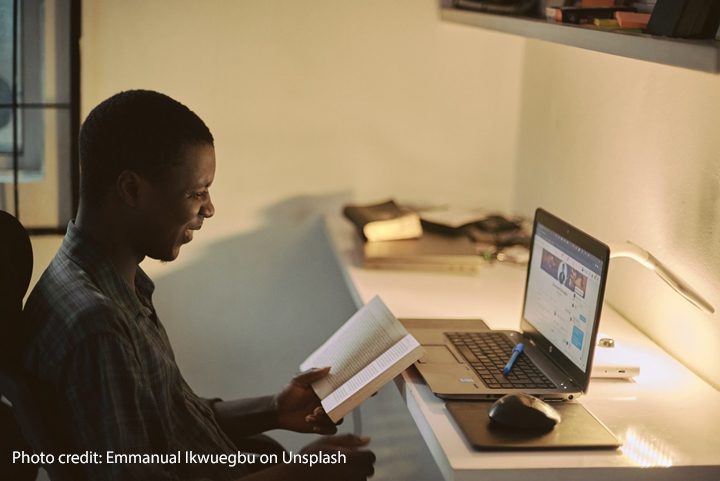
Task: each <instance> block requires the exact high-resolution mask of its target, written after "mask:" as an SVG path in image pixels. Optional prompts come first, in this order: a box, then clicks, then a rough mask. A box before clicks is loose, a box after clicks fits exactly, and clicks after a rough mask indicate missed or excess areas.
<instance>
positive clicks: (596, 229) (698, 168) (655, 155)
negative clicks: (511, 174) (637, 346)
mask: <svg viewBox="0 0 720 481" xmlns="http://www.w3.org/2000/svg"><path fill="white" fill-rule="evenodd" d="M523 71H524V73H523V87H522V108H521V115H520V129H519V133H518V151H517V167H516V168H517V176H516V184H515V192H516V208H517V209H518V211H520V212H525V213H530V212H532V210H534V208H535V207H537V206H544V207H545V208H547V209H549V210H550V211H551V212H555V213H556V214H558V215H560V216H561V217H564V218H566V219H568V220H569V221H571V222H573V223H575V224H577V225H579V226H581V227H582V228H584V229H585V230H587V231H588V232H590V233H592V234H594V235H596V236H598V237H599V238H601V239H603V240H605V241H623V240H632V241H635V242H636V243H638V244H640V245H641V246H643V247H645V248H646V249H648V250H649V251H650V252H652V253H653V254H655V256H656V257H658V258H659V259H661V260H663V261H665V262H666V263H667V264H668V265H669V267H670V268H671V269H672V270H674V271H675V272H676V273H678V274H679V275H681V276H682V277H683V278H685V279H686V280H687V281H688V282H689V283H690V284H691V285H692V286H694V287H696V288H697V289H698V290H699V291H700V293H701V294H703V295H704V296H705V297H706V298H707V299H708V300H709V301H710V302H711V303H713V304H714V305H715V306H716V307H717V306H720V295H718V290H719V289H720V196H719V193H720V189H719V186H720V184H719V181H720V179H719V177H720V136H718V134H717V132H718V125H720V75H712V74H706V73H700V72H693V71H689V70H684V69H679V68H675V67H668V66H663V65H657V64H651V63H647V62H641V61H636V60H630V59H625V58H619V57H614V56H611V55H606V54H601V53H596V52H589V51H585V50H580V49H576V48H570V47H564V46H559V45H552V44H548V43H545V42H540V41H528V42H527V46H526V53H525V61H524V68H523ZM607 298H608V300H609V301H610V303H611V304H613V305H614V306H615V307H616V308H618V309H619V310H620V311H621V312H623V313H624V314H625V315H626V316H627V317H629V318H630V319H631V320H633V321H634V322H635V323H636V324H637V325H638V326H639V327H640V328H641V329H643V330H644V331H645V332H646V333H647V334H649V335H650V336H651V337H653V338H654V339H656V341H658V342H659V343H660V344H661V345H663V346H664V347H665V348H666V349H667V350H668V351H670V352H672V353H674V354H675V355H676V357H678V358H680V359H681V360H682V361H683V362H685V363H686V365H688V366H689V367H691V368H693V369H694V370H695V371H696V372H697V373H699V374H700V375H702V376H703V377H704V378H705V379H707V380H708V381H710V382H711V383H713V384H714V385H715V386H716V387H718V386H720V362H718V361H720V354H718V352H719V351H718V345H720V323H719V322H718V320H719V319H720V316H719V315H718V314H715V315H709V314H708V315H706V314H703V313H701V312H700V311H699V310H697V309H695V308H694V307H692V306H691V305H690V304H688V303H687V302H685V301H684V300H682V299H681V298H680V297H679V296H677V295H675V292H674V291H672V290H671V289H670V288H668V287H667V286H666V285H665V284H663V283H662V281H660V280H659V279H658V278H657V277H656V276H655V275H653V274H652V273H650V272H649V271H646V270H644V269H643V268H641V267H638V266H636V265H633V264H632V263H631V262H630V261H627V260H617V261H613V262H612V263H611V277H610V281H609V283H608V286H607Z"/></svg>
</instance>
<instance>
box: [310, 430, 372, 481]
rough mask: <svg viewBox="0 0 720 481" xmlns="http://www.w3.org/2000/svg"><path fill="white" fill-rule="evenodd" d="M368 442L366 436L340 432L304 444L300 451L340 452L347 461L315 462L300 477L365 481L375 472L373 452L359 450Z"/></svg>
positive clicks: (316, 480) (333, 480) (314, 479)
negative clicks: (332, 462) (335, 462)
mask: <svg viewBox="0 0 720 481" xmlns="http://www.w3.org/2000/svg"><path fill="white" fill-rule="evenodd" d="M369 442H370V438H368V437H364V436H362V437H358V436H355V435H353V434H342V435H340V436H328V437H324V438H320V439H318V440H317V441H315V442H312V443H310V444H308V445H307V446H305V447H304V448H303V449H302V451H301V453H307V454H310V453H317V452H319V451H323V452H324V453H342V454H344V455H345V457H346V459H347V462H345V463H338V464H316V465H315V466H313V467H312V468H308V469H307V471H306V473H305V474H306V476H307V477H303V478H301V479H312V480H313V481H325V480H328V481H330V480H332V481H337V480H340V479H341V480H343V481H365V480H366V479H367V478H369V477H370V476H372V475H373V474H374V473H375V467H374V464H375V454H374V453H373V452H372V451H368V450H359V449H358V448H362V447H364V446H367V445H368V443H369Z"/></svg>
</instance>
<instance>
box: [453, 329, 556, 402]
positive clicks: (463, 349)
mask: <svg viewBox="0 0 720 481" xmlns="http://www.w3.org/2000/svg"><path fill="white" fill-rule="evenodd" d="M445 335H446V336H447V338H448V339H449V340H450V342H451V343H452V344H453V346H455V347H456V348H457V350H458V351H460V354H462V356H463V357H464V358H465V360H466V361H467V363H468V364H470V366H471V367H472V368H473V369H474V370H475V372H476V373H477V375H478V376H479V377H480V379H482V381H483V382H484V383H485V385H486V386H487V387H489V388H491V389H508V388H510V389H552V388H554V387H555V385H554V384H553V383H552V381H550V379H548V378H547V376H545V375H544V374H543V373H542V372H540V370H539V369H538V368H537V367H535V365H534V364H533V363H531V362H530V361H529V360H528V358H527V356H526V355H525V354H521V355H520V357H518V358H517V361H516V362H515V365H514V366H513V368H512V370H511V371H510V374H508V375H507V376H505V375H503V367H505V364H507V362H508V360H509V359H510V355H511V354H512V350H513V348H514V347H515V345H514V344H513V342H512V341H511V340H510V338H509V337H508V336H507V335H506V334H503V333H501V332H446V333H445Z"/></svg>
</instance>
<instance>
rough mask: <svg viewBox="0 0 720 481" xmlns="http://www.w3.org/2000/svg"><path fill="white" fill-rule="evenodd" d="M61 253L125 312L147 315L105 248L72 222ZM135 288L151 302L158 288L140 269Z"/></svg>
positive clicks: (144, 307) (137, 273)
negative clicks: (87, 275) (85, 273)
mask: <svg viewBox="0 0 720 481" xmlns="http://www.w3.org/2000/svg"><path fill="white" fill-rule="evenodd" d="M60 250H61V251H62V252H63V253H64V254H65V255H66V256H68V257H69V258H70V259H72V260H73V261H74V262H75V263H77V264H78V265H79V266H80V267H82V269H83V270H84V271H85V272H87V273H88V274H89V275H90V277H91V278H92V279H93V280H94V281H95V283H96V284H97V285H98V287H99V288H100V290H101V291H102V292H103V293H104V294H105V295H107V296H108V297H109V298H111V299H113V300H115V301H116V302H117V303H118V304H120V305H121V306H122V307H123V308H124V309H125V310H127V311H129V312H132V313H133V314H134V315H135V316H137V315H138V314H145V315H147V314H148V308H147V307H146V306H144V305H143V304H142V302H140V299H138V295H137V294H136V293H135V292H134V291H133V289H132V287H130V285H129V284H128V283H127V282H125V280H124V279H123V278H122V277H121V276H120V274H118V272H117V270H116V269H115V266H114V265H113V263H112V261H111V260H110V258H109V257H108V256H107V254H105V252H104V251H103V249H102V247H101V246H100V245H99V244H98V243H97V241H95V239H93V238H92V237H91V236H90V235H88V234H87V233H86V232H84V231H83V230H82V229H80V228H79V227H78V226H77V225H76V224H75V222H74V221H73V220H71V221H70V222H69V223H68V228H67V233H66V234H65V238H64V239H63V242H62V245H61V246H60ZM135 288H136V289H137V291H138V293H139V294H140V295H141V296H142V297H145V298H147V299H148V300H150V299H151V298H152V293H153V291H154V290H155V284H154V283H153V281H152V280H151V279H150V277H148V275H147V274H145V272H144V271H143V270H142V269H141V268H140V266H138V268H137V272H136V273H135Z"/></svg>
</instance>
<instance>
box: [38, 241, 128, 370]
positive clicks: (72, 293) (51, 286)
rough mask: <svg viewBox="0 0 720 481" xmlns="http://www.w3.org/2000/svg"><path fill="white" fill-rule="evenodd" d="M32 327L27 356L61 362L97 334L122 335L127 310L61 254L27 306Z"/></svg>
mask: <svg viewBox="0 0 720 481" xmlns="http://www.w3.org/2000/svg"><path fill="white" fill-rule="evenodd" d="M24 318H25V322H26V323H27V324H28V326H30V328H31V329H30V339H28V343H27V352H26V355H27V356H26V359H28V358H34V359H35V362H33V364H36V365H37V363H42V364H45V363H48V362H52V363H56V362H60V361H61V360H62V359H63V358H64V357H65V356H66V355H67V353H68V352H70V351H71V350H73V349H74V348H75V346H77V345H78V344H79V343H81V342H84V341H87V340H88V339H91V338H92V337H94V336H97V335H122V334H123V332H124V327H123V326H124V321H123V319H124V313H123V312H122V310H121V309H120V308H119V307H118V306H117V304H116V302H115V301H114V300H113V299H112V298H110V297H109V296H108V295H106V294H105V293H104V292H103V291H102V290H101V288H100V287H99V286H98V285H97V283H96V282H95V281H94V280H93V278H92V277H91V276H90V274H89V273H88V272H86V271H85V270H83V269H82V268H81V267H80V266H78V265H77V264H75V263H74V262H73V261H72V260H71V259H69V258H68V257H66V256H63V255H61V254H60V253H59V254H58V255H57V256H55V258H54V259H53V261H52V262H51V263H50V265H49V266H48V268H47V269H46V270H45V272H44V273H43V274H42V276H41V277H40V279H39V280H38V282H37V284H36V285H35V287H34V288H33V290H32V292H31V293H30V296H29V297H28V300H27V303H26V304H25V309H24Z"/></svg>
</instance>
